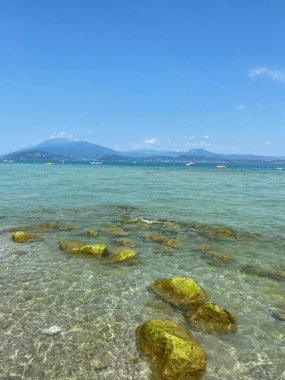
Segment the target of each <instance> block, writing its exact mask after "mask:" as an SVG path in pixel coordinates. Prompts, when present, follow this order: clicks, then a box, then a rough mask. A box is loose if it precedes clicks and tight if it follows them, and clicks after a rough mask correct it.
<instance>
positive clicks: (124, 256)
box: [106, 251, 137, 264]
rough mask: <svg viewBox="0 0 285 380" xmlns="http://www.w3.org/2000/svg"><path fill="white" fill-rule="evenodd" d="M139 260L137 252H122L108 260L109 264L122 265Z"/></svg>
mask: <svg viewBox="0 0 285 380" xmlns="http://www.w3.org/2000/svg"><path fill="white" fill-rule="evenodd" d="M135 259H137V253H136V252H135V251H121V252H119V253H117V254H116V255H114V256H111V257H110V258H108V259H107V261H106V263H107V264H116V263H117V264H120V263H128V262H130V261H134V260H135Z"/></svg>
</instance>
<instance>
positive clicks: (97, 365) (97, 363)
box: [90, 356, 108, 371]
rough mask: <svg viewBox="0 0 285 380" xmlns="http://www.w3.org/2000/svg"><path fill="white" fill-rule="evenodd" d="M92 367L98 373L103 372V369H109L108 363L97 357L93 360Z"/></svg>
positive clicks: (101, 357)
mask: <svg viewBox="0 0 285 380" xmlns="http://www.w3.org/2000/svg"><path fill="white" fill-rule="evenodd" d="M90 364H91V367H93V368H94V369H95V370H97V371H102V370H103V369H106V368H108V363H107V361H106V359H105V358H104V357H103V356H96V357H95V358H93V359H92V360H91V363H90Z"/></svg>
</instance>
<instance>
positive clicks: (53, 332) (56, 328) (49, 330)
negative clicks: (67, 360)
mask: <svg viewBox="0 0 285 380" xmlns="http://www.w3.org/2000/svg"><path fill="white" fill-rule="evenodd" d="M60 332H61V328H60V327H59V326H51V327H49V328H47V329H44V330H42V333H43V334H46V335H56V334H59V333H60Z"/></svg>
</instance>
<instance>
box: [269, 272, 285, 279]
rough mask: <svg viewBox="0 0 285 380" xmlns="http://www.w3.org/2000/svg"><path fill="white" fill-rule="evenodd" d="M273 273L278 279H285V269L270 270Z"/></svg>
mask: <svg viewBox="0 0 285 380" xmlns="http://www.w3.org/2000/svg"><path fill="white" fill-rule="evenodd" d="M272 274H273V275H275V276H276V277H277V278H279V279H280V280H285V269H281V270H276V271H274V272H272Z"/></svg>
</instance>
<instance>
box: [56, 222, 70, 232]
mask: <svg viewBox="0 0 285 380" xmlns="http://www.w3.org/2000/svg"><path fill="white" fill-rule="evenodd" d="M57 228H58V229H59V230H60V231H70V230H74V225H73V224H70V223H61V224H59V225H58V226H57Z"/></svg>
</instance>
